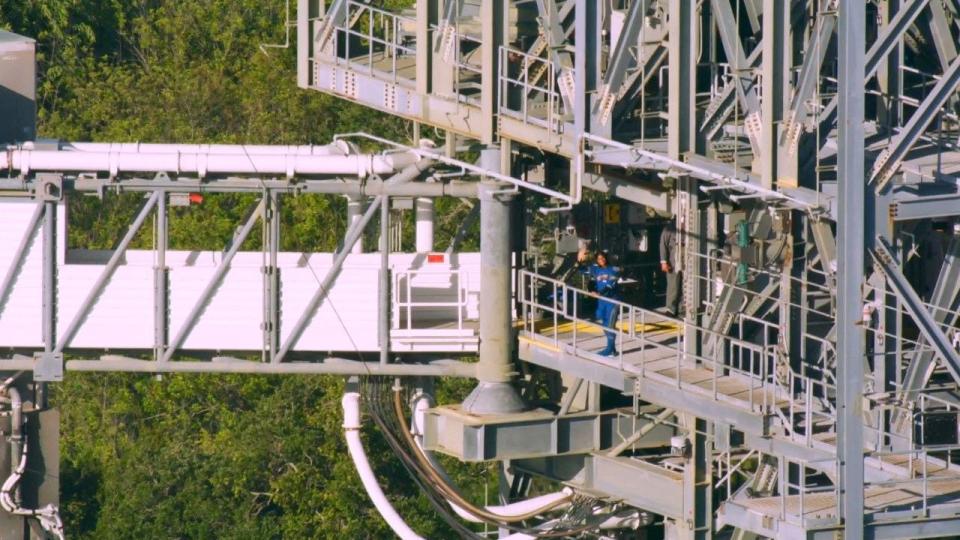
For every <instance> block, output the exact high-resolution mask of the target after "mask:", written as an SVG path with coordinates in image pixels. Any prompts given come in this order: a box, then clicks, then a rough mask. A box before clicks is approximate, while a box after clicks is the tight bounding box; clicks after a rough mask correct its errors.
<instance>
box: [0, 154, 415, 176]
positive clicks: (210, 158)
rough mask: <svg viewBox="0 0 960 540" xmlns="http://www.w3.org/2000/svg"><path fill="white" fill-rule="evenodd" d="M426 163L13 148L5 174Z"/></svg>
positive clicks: (383, 169) (312, 169) (380, 170)
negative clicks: (13, 172) (18, 172)
mask: <svg viewBox="0 0 960 540" xmlns="http://www.w3.org/2000/svg"><path fill="white" fill-rule="evenodd" d="M419 159H420V158H419V157H418V156H417V155H416V154H413V153H412V152H399V153H394V154H386V155H371V154H356V155H349V156H343V155H299V154H238V153H211V152H198V153H178V152H168V153H132V152H68V151H57V150H28V149H24V148H19V149H18V148H9V149H7V151H6V152H0V169H13V170H17V171H20V173H21V174H24V175H25V174H28V173H30V172H33V171H58V172H102V173H109V175H110V176H116V175H118V174H120V173H160V172H165V173H175V174H184V173H186V174H195V175H197V176H200V177H204V176H206V175H208V174H239V175H248V174H249V175H276V176H286V177H288V178H290V177H294V176H310V175H351V176H359V177H361V178H363V177H366V176H369V175H371V174H391V173H393V172H394V171H396V170H399V169H402V168H404V167H406V166H408V165H410V164H412V163H415V162H417V161H418V160H419Z"/></svg>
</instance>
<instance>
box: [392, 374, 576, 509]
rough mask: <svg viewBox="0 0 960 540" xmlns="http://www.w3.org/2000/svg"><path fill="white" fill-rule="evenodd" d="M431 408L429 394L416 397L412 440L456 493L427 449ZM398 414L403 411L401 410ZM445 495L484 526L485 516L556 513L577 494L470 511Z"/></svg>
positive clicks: (567, 492)
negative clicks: (426, 430) (425, 440)
mask: <svg viewBox="0 0 960 540" xmlns="http://www.w3.org/2000/svg"><path fill="white" fill-rule="evenodd" d="M394 398H395V400H397V399H399V393H396V394H395V395H394ZM395 404H396V403H395ZM430 406H431V400H430V397H429V396H427V395H426V394H422V393H421V394H418V395H417V396H415V397H414V402H413V418H412V420H411V423H412V424H413V426H412V430H411V434H412V437H410V438H411V439H412V440H413V442H414V445H415V446H416V450H415V453H416V454H417V455H419V456H422V458H423V460H424V461H425V462H426V463H425V464H426V465H427V466H429V467H430V468H431V469H432V470H433V472H434V474H436V475H437V477H438V479H439V480H441V481H442V482H443V483H444V485H445V486H446V488H447V489H449V490H453V492H454V494H455V488H453V487H452V484H453V483H452V482H451V481H450V477H449V475H447V473H446V471H444V470H443V467H442V466H441V465H440V463H439V462H437V460H436V458H435V457H434V456H433V453H432V452H429V451H427V450H425V449H424V447H423V428H424V425H425V423H426V410H427V409H429V408H430ZM397 412H398V413H399V412H400V411H399V409H398V411H397ZM445 495H446V497H445V498H446V499H447V504H449V505H450V508H452V509H453V511H454V513H456V514H457V515H458V516H460V518H462V519H464V520H466V521H469V522H471V523H483V522H484V520H483V519H481V518H482V517H485V518H487V519H495V520H497V521H502V522H516V521H522V520H524V519H529V518H530V517H531V516H534V515H537V514H541V513H544V512H547V511H551V510H556V509H559V508H561V507H563V506H566V505H567V504H569V500H570V497H571V496H572V495H573V491H572V490H571V489H570V488H564V489H563V490H561V491H558V492H555V493H548V494H546V495H540V496H538V497H533V498H530V499H526V500H523V501H518V502H515V503H510V504H504V505H491V506H485V507H483V508H482V509H477V508H466V507H465V505H463V502H465V501H464V500H463V499H462V497H459V496H451V494H447V493H445ZM452 499H459V500H452ZM478 510H479V512H478Z"/></svg>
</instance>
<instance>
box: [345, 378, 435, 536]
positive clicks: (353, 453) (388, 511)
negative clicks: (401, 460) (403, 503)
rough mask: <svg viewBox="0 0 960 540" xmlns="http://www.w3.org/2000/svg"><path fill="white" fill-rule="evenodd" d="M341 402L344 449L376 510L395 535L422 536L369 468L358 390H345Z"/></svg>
mask: <svg viewBox="0 0 960 540" xmlns="http://www.w3.org/2000/svg"><path fill="white" fill-rule="evenodd" d="M342 404H343V430H344V433H345V435H346V438H347V450H348V451H349V452H350V458H351V459H353V465H354V467H356V469H357V473H358V474H359V475H360V481H361V482H363V487H364V489H366V490H367V495H369V496H370V499H371V500H372V501H373V505H374V506H375V507H376V508H377V511H378V512H380V515H381V516H383V519H384V520H385V521H386V522H387V525H389V526H390V528H391V529H393V532H395V533H396V534H397V536H399V537H400V538H402V539H403V540H423V538H422V537H421V536H419V535H418V534H417V533H415V532H413V529H411V528H410V526H409V525H407V523H406V522H405V521H403V518H401V517H400V514H398V513H397V511H396V510H394V508H393V505H391V504H390V501H389V500H387V496H386V495H384V494H383V490H382V489H380V484H379V483H378V482H377V477H376V476H375V475H374V474H373V469H371V468H370V462H369V461H367V454H366V453H365V452H364V450H363V443H362V442H361V441H360V394H359V393H357V392H347V393H345V394H344V395H343V401H342Z"/></svg>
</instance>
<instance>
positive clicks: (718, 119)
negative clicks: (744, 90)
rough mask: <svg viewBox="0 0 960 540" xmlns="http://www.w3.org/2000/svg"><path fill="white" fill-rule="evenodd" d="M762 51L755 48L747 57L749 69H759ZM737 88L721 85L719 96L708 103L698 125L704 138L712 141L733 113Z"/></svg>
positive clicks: (734, 85) (737, 85)
mask: <svg viewBox="0 0 960 540" xmlns="http://www.w3.org/2000/svg"><path fill="white" fill-rule="evenodd" d="M762 51H763V47H762V46H757V47H754V49H753V51H751V52H750V56H748V57H747V65H749V66H750V69H756V68H758V67H760V62H761V61H762V56H763V55H762V54H761V53H762ZM738 88H739V83H737V82H735V81H730V82H728V83H727V84H724V85H723V88H722V89H720V94H719V95H718V96H717V97H715V98H714V99H713V101H711V102H710V105H709V106H708V107H707V111H706V113H705V114H704V117H703V121H702V122H701V124H700V132H701V133H702V135H703V136H704V137H706V138H708V139H714V138H715V135H716V134H717V133H719V132H720V131H721V129H720V128H722V127H723V124H724V123H725V122H726V121H727V118H729V116H730V114H731V113H732V112H733V103H734V97H735V96H736V93H737V89H738Z"/></svg>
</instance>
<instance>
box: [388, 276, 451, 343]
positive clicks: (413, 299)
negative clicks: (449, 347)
mask: <svg viewBox="0 0 960 540" xmlns="http://www.w3.org/2000/svg"><path fill="white" fill-rule="evenodd" d="M418 279H422V280H424V281H428V282H429V280H431V279H438V280H445V281H448V283H449V284H448V285H446V286H444V287H439V286H437V285H436V284H429V285H426V286H424V285H418V284H417V283H416V281H417V280H418ZM468 279H469V278H468V276H467V274H465V273H464V272H462V271H461V270H449V271H448V272H437V271H436V270H429V271H428V270H406V271H403V272H395V273H394V274H393V287H392V288H391V289H392V296H393V304H392V308H393V316H392V317H391V319H392V327H393V329H394V330H414V329H416V328H417V326H416V325H415V321H418V320H427V321H428V322H429V323H430V324H433V323H436V322H437V320H440V321H445V322H450V323H452V322H454V321H455V322H456V329H457V330H463V329H464V320H465V319H466V317H467V309H468V304H469V297H468V294H467V292H468V289H469V281H468ZM430 291H433V293H432V294H431V293H430ZM451 291H452V295H453V296H455V299H454V300H448V301H443V300H437V299H436V298H437V297H444V296H450V295H451ZM423 296H426V297H427V299H423V298H421V297H423ZM438 312H441V313H443V312H450V316H449V317H436V314H437V313H438ZM418 313H419V314H420V317H418ZM427 314H430V315H433V317H427V316H426V315H427Z"/></svg>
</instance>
